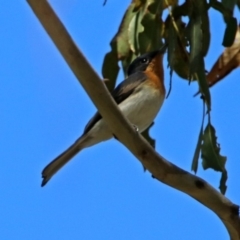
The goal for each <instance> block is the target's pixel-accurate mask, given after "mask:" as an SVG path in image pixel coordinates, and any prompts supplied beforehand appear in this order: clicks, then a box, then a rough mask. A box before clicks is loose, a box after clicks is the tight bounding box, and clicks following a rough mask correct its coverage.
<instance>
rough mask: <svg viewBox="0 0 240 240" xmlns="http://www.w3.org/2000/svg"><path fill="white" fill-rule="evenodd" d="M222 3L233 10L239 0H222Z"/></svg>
mask: <svg viewBox="0 0 240 240" xmlns="http://www.w3.org/2000/svg"><path fill="white" fill-rule="evenodd" d="M221 2H222V5H223V6H224V7H225V8H227V9H229V10H230V11H231V12H233V9H234V7H235V4H237V0H222V1H221Z"/></svg>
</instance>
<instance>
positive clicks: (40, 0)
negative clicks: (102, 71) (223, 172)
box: [27, 0, 240, 240]
mask: <svg viewBox="0 0 240 240" xmlns="http://www.w3.org/2000/svg"><path fill="white" fill-rule="evenodd" d="M27 2H28V3H29V5H30V6H31V8H32V10H33V11H34V13H35V14H36V16H37V17H38V19H39V21H40V22H41V24H42V25H43V27H44V29H45V30H46V31H47V33H48V34H49V36H50V37H51V39H52V40H53V42H54V43H55V45H56V47H57V48H58V50H59V51H60V52H61V54H62V56H63V57H64V59H65V60H66V62H67V63H68V65H69V67H70V68H71V69H72V71H73V73H74V74H75V76H76V78H77V79H78V81H79V82H80V84H81V85H82V86H83V88H84V89H85V90H86V92H87V93H88V95H89V97H90V98H91V99H92V101H93V103H94V104H95V106H96V107H97V109H98V110H99V112H100V113H101V115H102V116H103V118H104V119H105V120H106V121H107V123H108V125H109V127H110V128H111V130H112V132H113V133H114V134H115V135H116V136H117V138H118V139H119V140H120V141H121V142H122V144H124V145H125V146H126V147H127V148H128V149H129V151H131V152H132V154H134V155H135V156H136V158H137V159H138V160H139V161H141V163H142V164H143V165H144V166H145V167H146V169H147V170H148V171H149V172H151V173H152V175H153V176H154V177H155V178H156V179H158V180H159V181H160V182H162V183H164V184H167V185H168V186H171V187H173V188H174V189H177V190H180V191H182V192H184V193H186V194H188V195H189V196H191V197H192V198H194V199H195V200H197V201H199V202H200V203H202V204H203V205H205V206H206V207H207V208H209V209H211V210H212V211H213V212H214V213H215V214H216V215H217V216H218V217H219V218H220V219H221V221H222V222H223V224H224V225H225V227H226V228H227V230H228V233H229V236H230V239H231V240H240V218H239V206H238V205H236V204H234V203H232V202H231V201H230V200H229V199H227V198H226V197H225V196H223V195H222V194H221V193H220V192H219V191H217V190H216V189H215V188H213V187H212V186H211V185H210V184H208V183H207V182H206V181H204V180H203V179H201V178H199V177H197V176H195V175H193V174H190V173H188V172H186V171H184V170H182V169H181V168H179V167H177V166H176V165H174V164H172V163H171V162H169V161H167V160H166V159H164V158H163V157H162V156H161V155H160V154H158V153H157V152H156V151H155V150H154V149H153V148H152V147H151V146H150V145H149V143H148V142H147V141H146V140H145V139H144V138H143V137H142V136H141V135H139V134H138V133H137V132H136V131H135V130H134V129H133V128H132V126H131V124H130V123H129V122H128V120H127V119H126V118H125V117H124V116H123V115H122V114H121V112H120V111H119V109H118V107H117V105H116V103H115V102H114V100H113V99H112V97H111V95H110V93H109V92H108V90H107V89H106V87H105V85H104V83H103V81H102V80H101V79H100V78H99V76H98V75H97V74H96V72H95V71H94V70H93V69H92V67H91V65H90V64H89V63H88V61H87V60H86V59H85V57H84V56H83V54H82V53H81V51H80V50H79V49H78V48H77V46H76V45H75V43H74V42H73V40H72V39H71V36H70V35H69V34H68V32H67V31H66V29H65V27H64V26H63V24H62V23H61V21H60V20H59V19H58V17H57V16H56V14H55V13H54V11H53V9H52V8H51V6H50V5H49V4H48V2H47V1H46V0H27Z"/></svg>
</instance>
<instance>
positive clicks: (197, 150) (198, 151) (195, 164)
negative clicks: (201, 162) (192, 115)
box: [191, 126, 203, 174]
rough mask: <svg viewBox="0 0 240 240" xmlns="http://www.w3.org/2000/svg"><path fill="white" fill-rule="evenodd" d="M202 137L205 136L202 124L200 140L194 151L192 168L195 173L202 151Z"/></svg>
mask: <svg viewBox="0 0 240 240" xmlns="http://www.w3.org/2000/svg"><path fill="white" fill-rule="evenodd" d="M202 138H203V126H201V129H200V132H199V135H198V141H197V145H196V149H195V151H194V155H193V160H192V167H191V170H192V171H194V172H195V174H196V173H197V170H198V159H199V155H200V152H201V145H202Z"/></svg>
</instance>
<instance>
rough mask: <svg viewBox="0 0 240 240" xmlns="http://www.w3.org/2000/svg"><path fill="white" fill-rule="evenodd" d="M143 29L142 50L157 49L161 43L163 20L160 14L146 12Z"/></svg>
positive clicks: (140, 37)
mask: <svg viewBox="0 0 240 240" xmlns="http://www.w3.org/2000/svg"><path fill="white" fill-rule="evenodd" d="M141 24H142V27H143V31H142V32H140V33H139V46H140V52H141V53H146V52H150V51H153V50H156V49H158V48H159V46H160V45H161V28H162V21H160V19H159V17H158V15H156V14H151V13H149V12H148V13H146V14H145V15H144V17H143V19H142V21H141Z"/></svg>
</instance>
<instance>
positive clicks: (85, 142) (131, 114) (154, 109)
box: [42, 48, 165, 186]
mask: <svg viewBox="0 0 240 240" xmlns="http://www.w3.org/2000/svg"><path fill="white" fill-rule="evenodd" d="M164 52H165V48H162V49H160V50H156V51H153V52H150V53H146V54H144V55H142V56H140V57H137V58H136V59H135V60H134V61H133V62H132V63H131V64H130V66H129V69H128V77H127V78H126V79H125V80H124V81H123V82H122V83H120V84H119V85H118V86H117V87H116V88H115V89H114V90H113V92H112V97H113V98H114V100H115V102H116V103H117V104H118V107H119V108H120V110H121V111H122V113H123V114H124V115H125V116H126V117H127V118H128V120H129V121H130V122H131V123H132V124H133V125H134V126H135V127H136V128H137V129H138V131H139V132H140V133H141V132H143V131H144V130H145V129H147V128H148V127H149V126H150V125H151V123H152V122H153V120H154V118H155V117H156V115H157V113H158V111H159V110H160V108H161V106H162V103H163V101H164V98H165V87H164V76H163V75H164V74H163V65H162V59H163V54H164ZM112 137H113V133H112V132H111V130H110V128H109V127H108V125H107V123H106V122H105V121H104V119H103V118H102V116H101V115H100V113H99V112H97V113H96V114H95V115H94V116H93V117H92V118H91V119H90V121H89V122H88V124H87V125H86V127H85V129H84V132H83V134H82V136H81V137H80V138H78V139H77V140H76V142H75V143H74V144H73V145H72V146H70V147H69V148H68V149H67V150H66V151H65V152H63V153H62V154H60V155H59V156H58V157H57V158H55V159H54V160H53V161H52V162H50V163H49V164H48V165H47V166H46V167H45V168H44V169H43V171H42V177H43V180H42V186H44V185H46V183H47V182H48V181H49V180H50V179H51V177H52V176H53V175H54V174H55V173H56V172H57V171H58V170H60V169H61V168H62V167H63V166H64V165H65V164H66V163H67V162H68V161H70V160H71V159H72V158H73V157H74V156H75V155H76V154H77V153H78V152H79V151H81V150H82V149H84V148H87V147H91V146H93V145H95V144H97V143H99V142H102V141H106V140H108V139H110V138H112Z"/></svg>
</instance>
